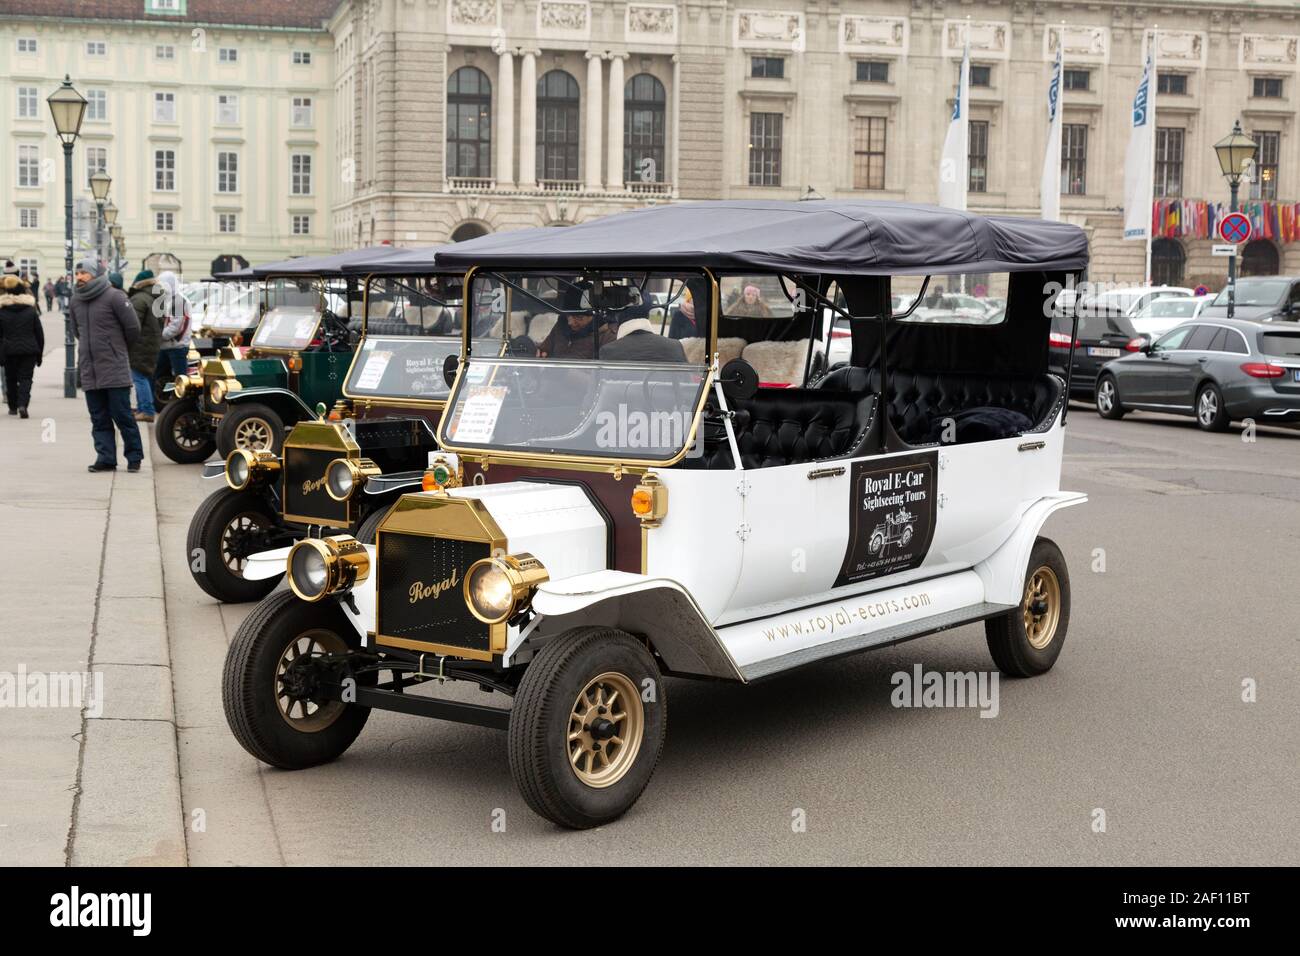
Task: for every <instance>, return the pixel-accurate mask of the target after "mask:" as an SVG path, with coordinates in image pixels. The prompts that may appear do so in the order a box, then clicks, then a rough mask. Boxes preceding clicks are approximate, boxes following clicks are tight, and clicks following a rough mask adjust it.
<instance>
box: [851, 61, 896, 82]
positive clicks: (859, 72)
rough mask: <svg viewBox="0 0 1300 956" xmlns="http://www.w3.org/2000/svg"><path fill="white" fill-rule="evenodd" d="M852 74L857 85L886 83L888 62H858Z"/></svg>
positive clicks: (887, 79)
mask: <svg viewBox="0 0 1300 956" xmlns="http://www.w3.org/2000/svg"><path fill="white" fill-rule="evenodd" d="M854 68H855V70H856V73H855V74H854V75H855V77H856V79H857V81H858V82H859V83H888V82H889V61H888V60H858V62H857V63H856V64H855V65H854Z"/></svg>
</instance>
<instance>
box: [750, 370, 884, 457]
mask: <svg viewBox="0 0 1300 956" xmlns="http://www.w3.org/2000/svg"><path fill="white" fill-rule="evenodd" d="M734 404H735V411H736V417H735V419H734V420H733V425H734V426H735V430H736V446H737V448H738V449H739V451H740V459H741V464H742V465H743V466H744V467H745V468H773V467H776V466H779V465H796V464H802V463H805V462H810V461H819V460H822V459H826V458H843V457H846V456H850V455H852V454H856V453H858V450H859V449H860V448H861V446H862V445H863V444H864V443H865V442H866V440H867V438H868V436H869V434H870V431H871V424H872V421H873V419H874V417H875V408H876V397H875V396H874V395H870V394H862V393H858V394H852V393H848V392H827V391H825V390H822V389H811V388H781V389H777V388H764V389H760V390H759V391H758V393H757V394H756V395H755V396H754V397H753V398H750V399H745V400H739V401H736V402H735V403H734Z"/></svg>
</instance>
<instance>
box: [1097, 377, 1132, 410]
mask: <svg viewBox="0 0 1300 956" xmlns="http://www.w3.org/2000/svg"><path fill="white" fill-rule="evenodd" d="M1092 404H1093V406H1094V407H1095V408H1096V409H1097V414H1098V415H1100V416H1101V417H1102V418H1109V419H1110V420H1111V421H1119V420H1120V419H1121V418H1123V417H1124V413H1125V412H1127V411H1128V409H1126V408H1125V407H1124V406H1123V404H1121V403H1120V400H1119V383H1118V382H1116V381H1115V376H1114V375H1102V376H1100V377H1099V378H1098V379H1097V387H1096V388H1095V389H1094V390H1093V393H1092Z"/></svg>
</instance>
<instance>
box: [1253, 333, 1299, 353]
mask: <svg viewBox="0 0 1300 956" xmlns="http://www.w3.org/2000/svg"><path fill="white" fill-rule="evenodd" d="M1259 350H1260V351H1261V352H1262V353H1264V354H1265V355H1285V356H1286V357H1288V358H1300V332H1261V333H1259Z"/></svg>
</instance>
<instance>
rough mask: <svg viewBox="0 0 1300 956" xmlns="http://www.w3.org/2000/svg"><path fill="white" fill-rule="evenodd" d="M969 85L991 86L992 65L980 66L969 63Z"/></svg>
mask: <svg viewBox="0 0 1300 956" xmlns="http://www.w3.org/2000/svg"><path fill="white" fill-rule="evenodd" d="M970 85H971V86H972V87H974V86H992V85H993V67H991V66H980V65H978V64H976V63H972V64H971V65H970Z"/></svg>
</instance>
